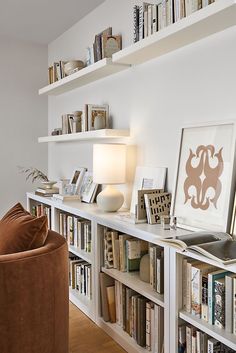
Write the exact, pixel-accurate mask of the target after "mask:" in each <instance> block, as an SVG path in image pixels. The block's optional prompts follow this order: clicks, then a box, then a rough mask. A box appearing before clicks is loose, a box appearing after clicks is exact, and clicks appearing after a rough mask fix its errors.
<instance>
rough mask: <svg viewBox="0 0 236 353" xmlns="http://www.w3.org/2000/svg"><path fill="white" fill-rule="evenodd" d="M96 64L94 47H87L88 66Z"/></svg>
mask: <svg viewBox="0 0 236 353" xmlns="http://www.w3.org/2000/svg"><path fill="white" fill-rule="evenodd" d="M92 64H94V55H93V47H87V51H86V66H90V65H92Z"/></svg>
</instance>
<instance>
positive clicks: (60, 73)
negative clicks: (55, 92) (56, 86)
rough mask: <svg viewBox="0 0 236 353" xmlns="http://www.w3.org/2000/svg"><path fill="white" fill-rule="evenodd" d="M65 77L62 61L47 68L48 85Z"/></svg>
mask: <svg viewBox="0 0 236 353" xmlns="http://www.w3.org/2000/svg"><path fill="white" fill-rule="evenodd" d="M64 77H66V75H65V71H64V63H63V61H59V62H54V63H53V64H52V65H51V66H49V68H48V83H49V84H51V83H54V82H56V81H58V80H61V79H62V78H64Z"/></svg>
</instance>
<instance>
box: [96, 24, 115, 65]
mask: <svg viewBox="0 0 236 353" xmlns="http://www.w3.org/2000/svg"><path fill="white" fill-rule="evenodd" d="M104 35H108V36H111V35H112V28H111V27H108V28H106V29H104V31H102V32H101V33H98V34H96V35H95V40H94V44H93V55H94V62H97V61H99V60H102V59H103V57H102V36H104Z"/></svg>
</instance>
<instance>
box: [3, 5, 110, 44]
mask: <svg viewBox="0 0 236 353" xmlns="http://www.w3.org/2000/svg"><path fill="white" fill-rule="evenodd" d="M104 1H105V0H0V34H1V35H3V36H8V37H14V38H18V39H22V40H26V41H31V42H35V43H40V44H48V43H50V42H51V41H52V40H54V39H56V38H57V37H58V36H60V35H61V34H62V33H63V32H65V31H66V30H67V29H69V28H70V27H71V26H73V24H75V23H76V22H77V21H79V20H80V19H81V18H83V17H84V16H85V15H87V14H88V13H89V12H90V11H92V10H93V9H94V8H95V7H97V6H98V5H100V4H101V3H102V2H104Z"/></svg>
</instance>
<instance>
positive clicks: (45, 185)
mask: <svg viewBox="0 0 236 353" xmlns="http://www.w3.org/2000/svg"><path fill="white" fill-rule="evenodd" d="M41 183H42V184H43V188H44V189H52V188H53V185H54V184H56V183H57V181H52V180H49V181H41Z"/></svg>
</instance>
